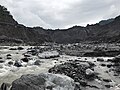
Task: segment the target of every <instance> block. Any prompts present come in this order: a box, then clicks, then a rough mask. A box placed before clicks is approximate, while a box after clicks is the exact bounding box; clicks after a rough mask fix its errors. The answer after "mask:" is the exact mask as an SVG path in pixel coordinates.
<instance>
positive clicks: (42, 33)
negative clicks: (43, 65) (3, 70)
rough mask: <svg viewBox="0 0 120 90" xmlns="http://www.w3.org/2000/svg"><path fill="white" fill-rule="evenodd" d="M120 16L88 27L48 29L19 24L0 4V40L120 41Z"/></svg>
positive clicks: (40, 41)
mask: <svg viewBox="0 0 120 90" xmlns="http://www.w3.org/2000/svg"><path fill="white" fill-rule="evenodd" d="M119 37H120V16H118V17H116V18H115V19H112V20H105V21H102V24H101V22H100V23H97V24H94V25H87V26H86V27H81V26H74V27H71V28H68V29H62V30H61V29H57V30H52V29H50V30H47V29H43V28H41V27H33V28H31V27H26V26H24V25H21V24H18V23H17V21H15V20H14V19H13V17H12V15H11V14H10V12H9V11H7V9H6V8H5V7H3V6H0V42H1V43H3V42H17V43H22V42H24V43H44V42H57V43H76V42H84V41H95V42H120V40H119Z"/></svg>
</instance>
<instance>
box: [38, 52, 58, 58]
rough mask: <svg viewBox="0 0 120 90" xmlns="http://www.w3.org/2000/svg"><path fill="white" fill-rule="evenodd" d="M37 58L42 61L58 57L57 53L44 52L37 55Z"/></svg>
mask: <svg viewBox="0 0 120 90" xmlns="http://www.w3.org/2000/svg"><path fill="white" fill-rule="evenodd" d="M38 57H39V58H42V59H50V58H56V57H59V53H58V52H57V51H45V52H43V53H39V54H38Z"/></svg>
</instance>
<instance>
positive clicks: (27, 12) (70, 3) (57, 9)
mask: <svg viewBox="0 0 120 90" xmlns="http://www.w3.org/2000/svg"><path fill="white" fill-rule="evenodd" d="M119 3H120V0H0V4H1V5H4V6H5V7H7V8H8V10H9V11H10V12H11V14H12V15H13V16H14V18H15V19H16V20H17V21H18V22H19V23H22V24H24V25H27V26H42V27H44V28H67V27H70V26H72V25H86V24H92V23H96V22H99V21H100V20H102V19H108V18H112V17H115V16H118V15H119V14H120V5H119Z"/></svg>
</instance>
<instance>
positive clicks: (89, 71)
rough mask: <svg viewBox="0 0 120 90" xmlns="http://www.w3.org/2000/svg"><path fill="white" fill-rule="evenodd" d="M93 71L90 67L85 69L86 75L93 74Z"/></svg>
mask: <svg viewBox="0 0 120 90" xmlns="http://www.w3.org/2000/svg"><path fill="white" fill-rule="evenodd" d="M93 74H94V71H93V70H91V69H86V75H93Z"/></svg>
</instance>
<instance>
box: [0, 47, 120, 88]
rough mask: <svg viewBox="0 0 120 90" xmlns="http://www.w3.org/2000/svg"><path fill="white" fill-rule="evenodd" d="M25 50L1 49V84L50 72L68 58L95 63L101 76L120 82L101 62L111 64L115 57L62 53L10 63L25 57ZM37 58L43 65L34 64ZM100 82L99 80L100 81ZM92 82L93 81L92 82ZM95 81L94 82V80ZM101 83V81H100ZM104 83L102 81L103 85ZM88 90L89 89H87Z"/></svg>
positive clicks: (114, 82)
mask: <svg viewBox="0 0 120 90" xmlns="http://www.w3.org/2000/svg"><path fill="white" fill-rule="evenodd" d="M24 48H25V49H24V50H12V51H11V50H9V48H5V49H1V50H0V57H2V59H3V60H5V62H4V63H0V84H2V83H3V82H7V83H11V82H12V81H14V80H15V79H17V78H19V77H20V76H21V75H24V74H39V73H43V72H45V73H46V72H48V70H49V69H50V68H51V67H53V66H54V65H57V64H61V63H64V62H66V61H68V60H76V59H77V60H82V61H86V60H87V61H90V62H93V63H95V65H96V67H95V68H94V69H95V72H96V73H99V76H100V77H102V78H105V79H111V80H112V82H111V83H112V84H114V85H117V84H120V77H115V76H114V75H113V74H114V72H112V71H111V72H109V73H106V72H107V71H110V69H109V68H108V67H102V66H101V64H102V63H104V64H109V62H106V61H107V59H111V58H113V57H101V58H103V59H104V60H105V62H98V61H97V58H98V57H76V56H67V55H60V57H57V58H52V59H39V58H38V57H37V56H33V57H31V60H30V61H29V62H28V63H22V64H23V67H15V66H13V65H12V66H10V65H8V61H15V60H20V59H21V58H23V53H25V52H26V51H27V48H28V47H27V46H26V47H24ZM7 54H11V55H12V56H11V59H10V60H7V59H6V55H7ZM35 60H40V61H41V62H42V63H41V65H39V66H37V65H34V64H33V62H34V61H35ZM98 82H99V81H98ZM90 83H91V82H90ZM92 83H94V82H92ZM100 83H101V82H100ZM102 84H104V83H101V85H102ZM86 90H87V89H86ZM111 90H112V89H111Z"/></svg>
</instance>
